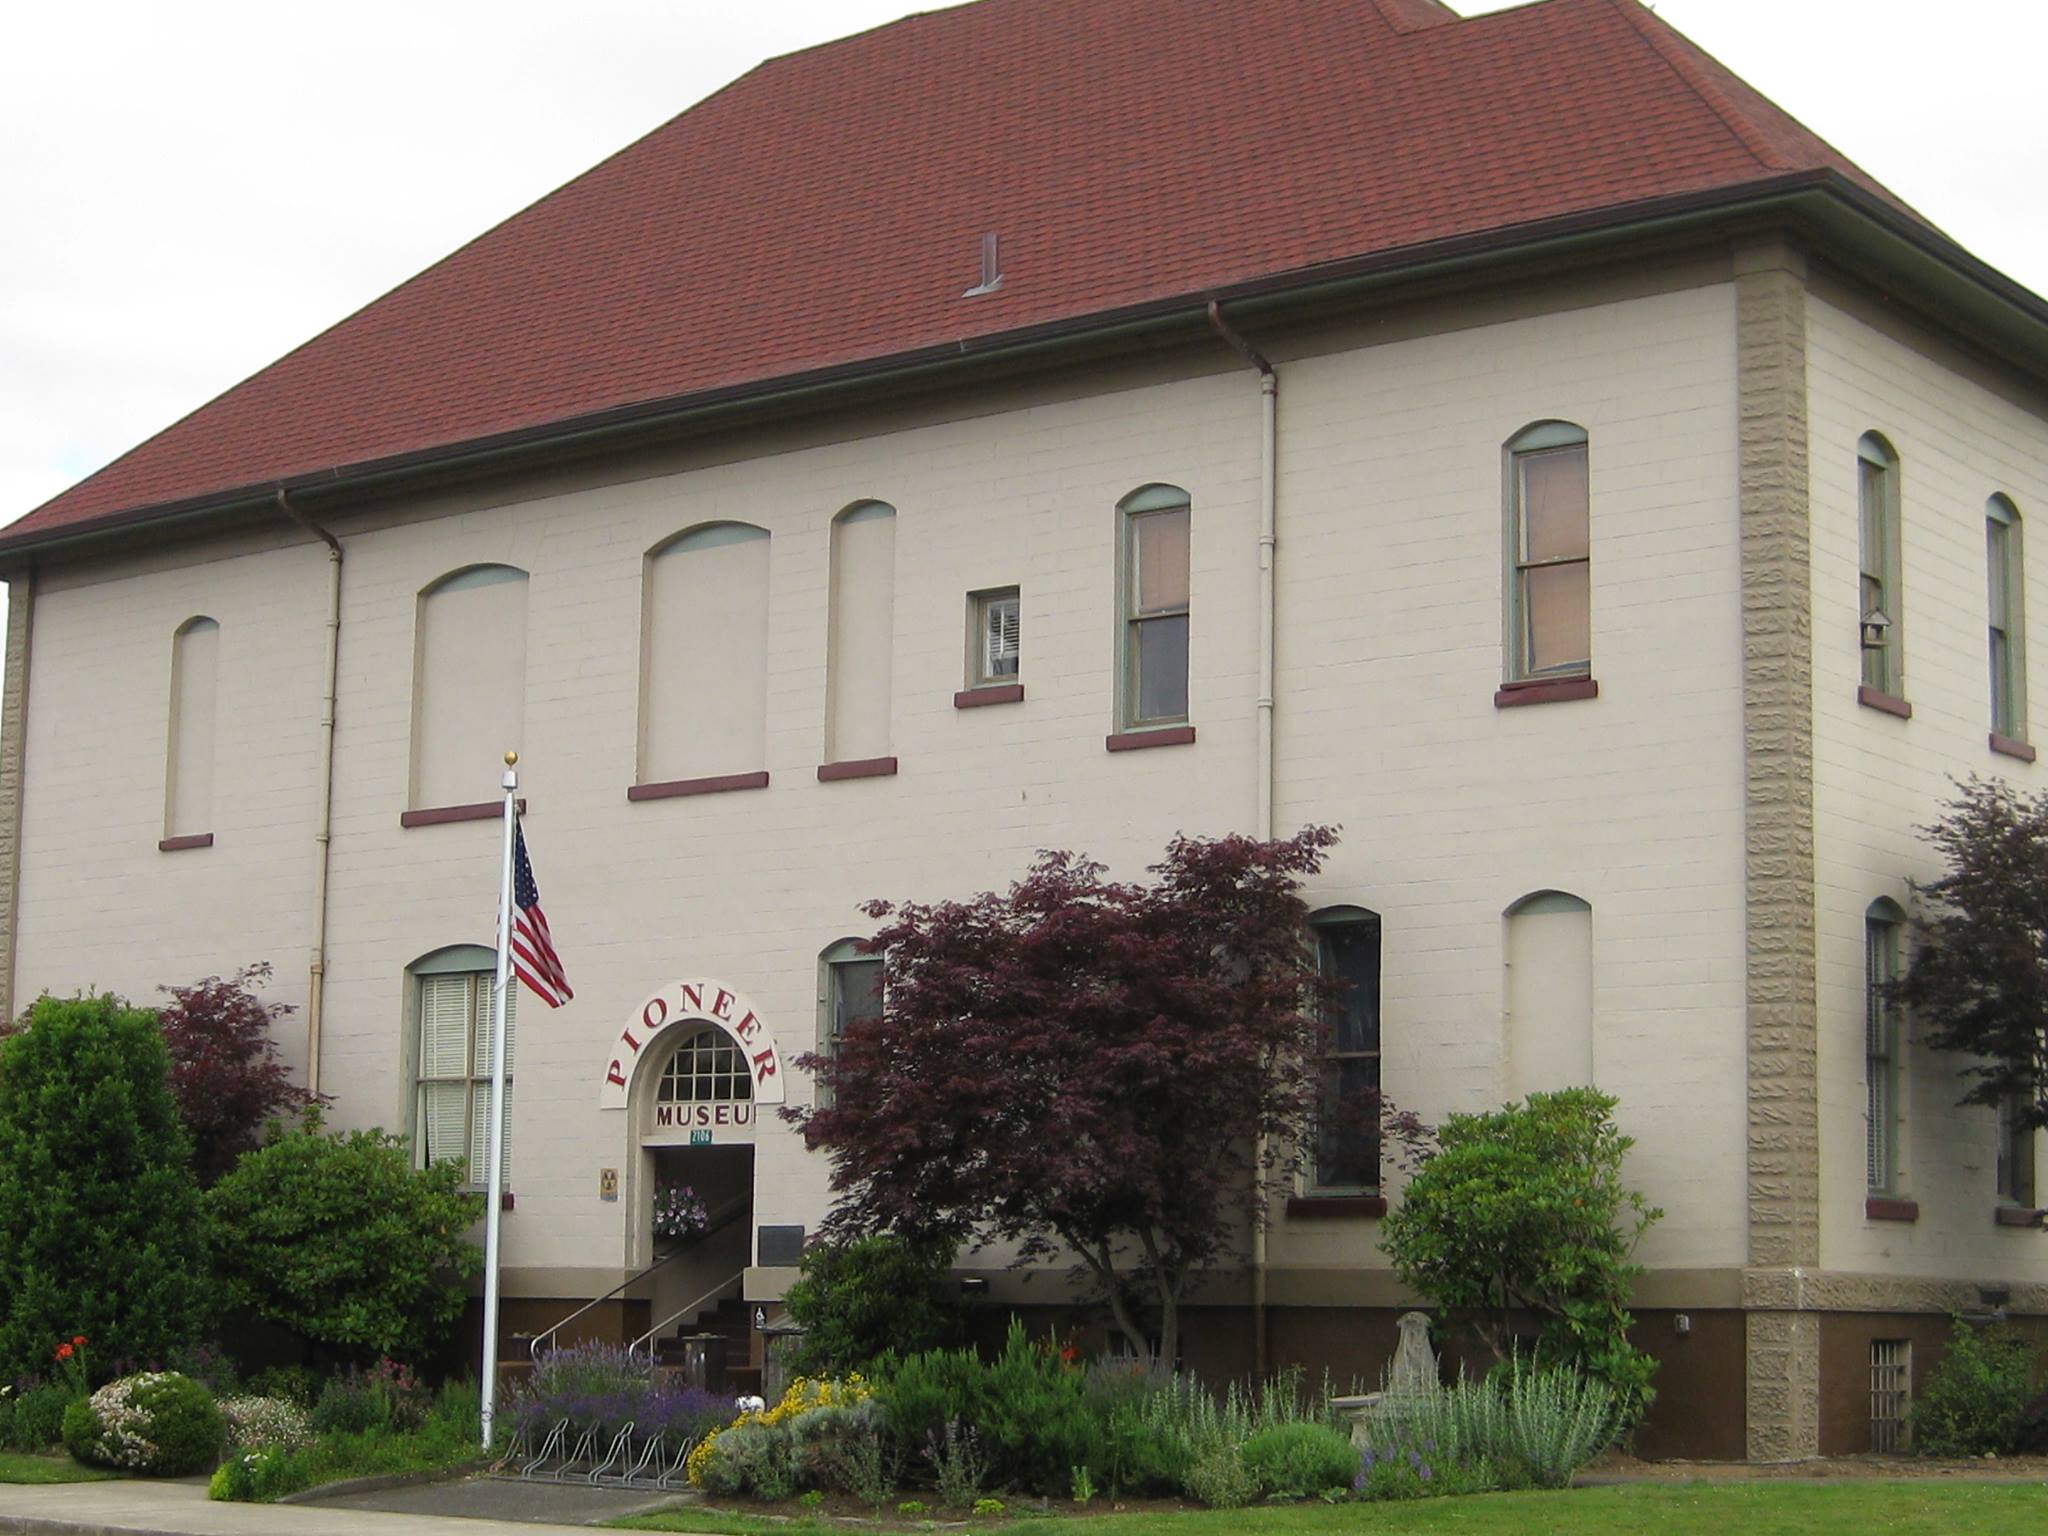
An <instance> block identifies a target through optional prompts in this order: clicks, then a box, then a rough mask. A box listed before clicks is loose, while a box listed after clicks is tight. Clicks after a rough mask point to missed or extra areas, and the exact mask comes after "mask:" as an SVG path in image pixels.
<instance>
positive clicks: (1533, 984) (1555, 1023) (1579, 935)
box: [1507, 891, 1594, 1098]
mask: <svg viewBox="0 0 2048 1536" xmlns="http://www.w3.org/2000/svg"><path fill="white" fill-rule="evenodd" d="M1507 928H1508V932H1507V966H1508V975H1507V1013H1508V1093H1509V1095H1510V1096H1511V1097H1514V1098H1523V1097H1525V1096H1527V1095H1528V1094H1530V1093H1548V1092H1550V1091H1552V1090H1554V1089H1558V1088H1579V1087H1584V1086H1585V1085H1587V1084H1589V1083H1591V1082H1593V1081H1594V1075H1593V909H1592V908H1591V907H1590V906H1588V905H1587V904H1586V903H1585V902H1583V901H1581V900H1580V899H1579V898H1578V897H1576V896H1568V895H1566V894H1565V893H1564V892H1563V891H1538V892H1537V893H1536V894H1535V895H1533V896H1524V897H1523V898H1522V899H1521V900H1520V901H1518V902H1516V903H1515V904H1514V905H1513V906H1511V907H1509V908H1508V911H1507Z"/></svg>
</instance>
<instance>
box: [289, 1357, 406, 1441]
mask: <svg viewBox="0 0 2048 1536" xmlns="http://www.w3.org/2000/svg"><path fill="white" fill-rule="evenodd" d="M432 1406H433V1396H432V1394H431V1393H429V1392H428V1391H426V1389H425V1388H423V1387H422V1386H421V1385H420V1384H419V1381H418V1378H416V1377H415V1376H414V1375H413V1373H412V1372H411V1370H410V1369H408V1368H407V1367H405V1366H403V1365H399V1364H398V1363H396V1362H395V1361H391V1360H380V1361H378V1362H377V1364H376V1365H374V1366H372V1367H371V1368H370V1369H369V1370H366V1371H358V1370H350V1371H345V1372H343V1373H342V1374H341V1375H339V1376H336V1377H335V1378H334V1379H333V1380H331V1381H329V1382H328V1383H327V1385H326V1386H325V1387H323V1388H322V1389H321V1391H320V1397H319V1399H318V1401H317V1402H315V1403H314V1405H313V1429H314V1432H315V1433H316V1434H323V1435H326V1434H352V1435H360V1434H369V1433H390V1434H410V1433H411V1432H412V1431H414V1430H416V1429H418V1428H419V1427H420V1425H421V1424H422V1423H424V1422H425V1421H426V1417H427V1412H428V1410H429V1409H430V1408H431V1407H432Z"/></svg>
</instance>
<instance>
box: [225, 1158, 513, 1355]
mask: <svg viewBox="0 0 2048 1536" xmlns="http://www.w3.org/2000/svg"><path fill="white" fill-rule="evenodd" d="M463 1177H464V1174H463V1171H462V1168H461V1166H460V1164H458V1163H434V1164H431V1165H430V1166H428V1167H426V1168H415V1167H414V1166H413V1162H412V1153H411V1151H410V1149H409V1148H408V1146H407V1145H406V1143H405V1142H404V1141H402V1140H400V1139H399V1138H397V1137H395V1136H386V1135H384V1134H383V1133H382V1132H381V1131H354V1132H350V1133H348V1134H345V1135H337V1136H321V1135H316V1134H314V1133H313V1132H312V1131H310V1130H308V1131H301V1132H297V1133H294V1134H292V1135H289V1136H282V1137H280V1138H278V1139H277V1140H275V1141H273V1142H271V1143H270V1144H269V1145H268V1146H265V1147H262V1148H259V1149H258V1150H257V1151H254V1152H251V1153H250V1154H249V1155H248V1156H247V1157H244V1158H243V1159H242V1160H241V1162H239V1163H238V1164H236V1165H235V1168H234V1171H233V1172H231V1173H229V1174H228V1175H227V1176H226V1177H225V1178H223V1179H222V1180H221V1181H220V1182H219V1183H218V1184H216V1185H214V1187H213V1188H212V1189H211V1190H209V1191H207V1194H206V1210H207V1214H208V1216H209V1217H210V1219H211V1221H212V1223H213V1226H214V1229H215V1234H216V1237H215V1249H216V1252H217V1253H218V1255H219V1277H220V1282H221V1285H222V1289H223V1291H224V1293H225V1298H226V1300H227V1301H228V1302H230V1303H231V1304H233V1305H235V1306H238V1307H243V1308H246V1309H248V1310H249V1311H252V1312H254V1313H256V1314H257V1315H258V1316H260V1317H263V1318H267V1319H268V1320H269V1321H271V1322H274V1323H277V1324H279V1325H281V1326H283V1327H285V1328H288V1329H290V1330H291V1331H292V1332H294V1333H296V1334H297V1335H299V1337H301V1338H303V1339H307V1340H312V1341H315V1342H318V1343H320V1344H324V1345H326V1346H328V1347H330V1348H332V1349H335V1350H339V1351H341V1352H342V1353H343V1354H345V1355H354V1356H356V1357H357V1358H358V1359H365V1360H367V1359H370V1358H374V1357H377V1356H380V1355H382V1356H390V1357H392V1358H395V1359H400V1360H419V1359H422V1358H425V1357H427V1356H429V1355H431V1354H432V1353H433V1352H434V1351H435V1350H437V1349H439V1348H441V1347H442V1345H443V1344H444V1343H445V1342H446V1339H447V1337H448V1335H449V1332H450V1331H451V1330H452V1329H453V1328H454V1326H455V1323H456V1321H457V1320H458V1319H459V1318H460V1317H461V1315H462V1308H463V1305H464V1302H465V1301H466V1300H467V1298H468V1294H469V1280H470V1278H471V1277H472V1276H474V1275H476V1274H477V1273H478V1272H479V1271H480V1270H481V1268H482V1265H483V1256H482V1255H481V1254H480V1253H479V1252H478V1250H477V1247H476V1245H475V1244H474V1243H472V1242H470V1241H469V1239H468V1237H467V1236H466V1235H465V1234H466V1233H467V1231H468V1229H469V1227H470V1226H471V1225H472V1224H473V1223H474V1222H475V1221H476V1219H477V1217H478V1216H479V1215H481V1214H482V1208H483V1202H482V1200H481V1199H480V1198H479V1197H477V1196H475V1195H471V1194H465V1193H463V1192H462V1180H463Z"/></svg>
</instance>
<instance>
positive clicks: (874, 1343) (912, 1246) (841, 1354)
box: [783, 1236, 966, 1376]
mask: <svg viewBox="0 0 2048 1536" xmlns="http://www.w3.org/2000/svg"><path fill="white" fill-rule="evenodd" d="M953 1253H954V1250H953V1247H952V1245H951V1244H943V1245H941V1244H933V1243H918V1242H912V1241H910V1240H908V1239H906V1238H900V1237H886V1236H878V1237H863V1238H857V1239H855V1240H853V1241H851V1242H841V1243H818V1244H814V1245H813V1246H811V1247H809V1248H807V1249H805V1250H804V1253H803V1257H802V1259H801V1260H800V1261H799V1265H800V1268H801V1270H802V1273H801V1274H800V1276H799V1277H798V1279H797V1281H796V1283H795V1284H794V1285H792V1286H791V1287H790V1288H789V1294H788V1295H787V1296H786V1297H785V1298H784V1299H783V1305H784V1306H785V1307H787V1308H788V1309H789V1315H790V1317H791V1318H792V1319H793V1320H794V1321H795V1322H797V1323H798V1324H799V1325H801V1326H802V1328H803V1329H804V1337H803V1341H802V1343H801V1344H800V1345H799V1346H798V1348H797V1351H796V1358H795V1360H794V1361H793V1364H794V1366H795V1368H796V1369H797V1370H798V1371H801V1372H803V1373H804V1374H806V1375H812V1376H840V1375H844V1374H846V1373H847V1372H849V1371H863V1372H865V1371H868V1370H870V1369H871V1368H872V1367H873V1365H874V1363H875V1362H876V1361H877V1360H879V1359H881V1358H882V1357H883V1356H884V1355H891V1354H893V1355H911V1354H917V1353H919V1352H921V1351H924V1350H929V1349H946V1348H950V1347H952V1346H955V1345H957V1344H959V1342H960V1340H961V1336H962V1333H963V1331H964V1328H965V1323H966V1305H965V1302H964V1301H963V1300H962V1298H961V1295H960V1284H959V1282H958V1281H957V1280H955V1279H954V1278H953Z"/></svg>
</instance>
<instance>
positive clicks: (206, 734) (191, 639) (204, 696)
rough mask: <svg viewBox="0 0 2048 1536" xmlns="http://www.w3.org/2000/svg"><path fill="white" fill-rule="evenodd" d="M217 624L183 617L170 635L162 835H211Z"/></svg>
mask: <svg viewBox="0 0 2048 1536" xmlns="http://www.w3.org/2000/svg"><path fill="white" fill-rule="evenodd" d="M219 693H220V625H219V624H217V623H215V622H214V621H213V620H212V619H209V618H205V617H203V616H202V617H199V618H192V619H187V620H186V621H185V622H184V623H183V624H181V625H179V626H178V631H177V633H176V634H175V635H173V636H172V637H171V707H170V740H169V743H168V746H167V749H166V752H165V771H164V839H165V841H166V842H174V841H178V840H182V839H186V838H195V839H196V838H202V837H209V838H210V837H211V835H212V832H213V764H214V735H215V732H216V730H217V728H218V715H219V702H218V701H219Z"/></svg>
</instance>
